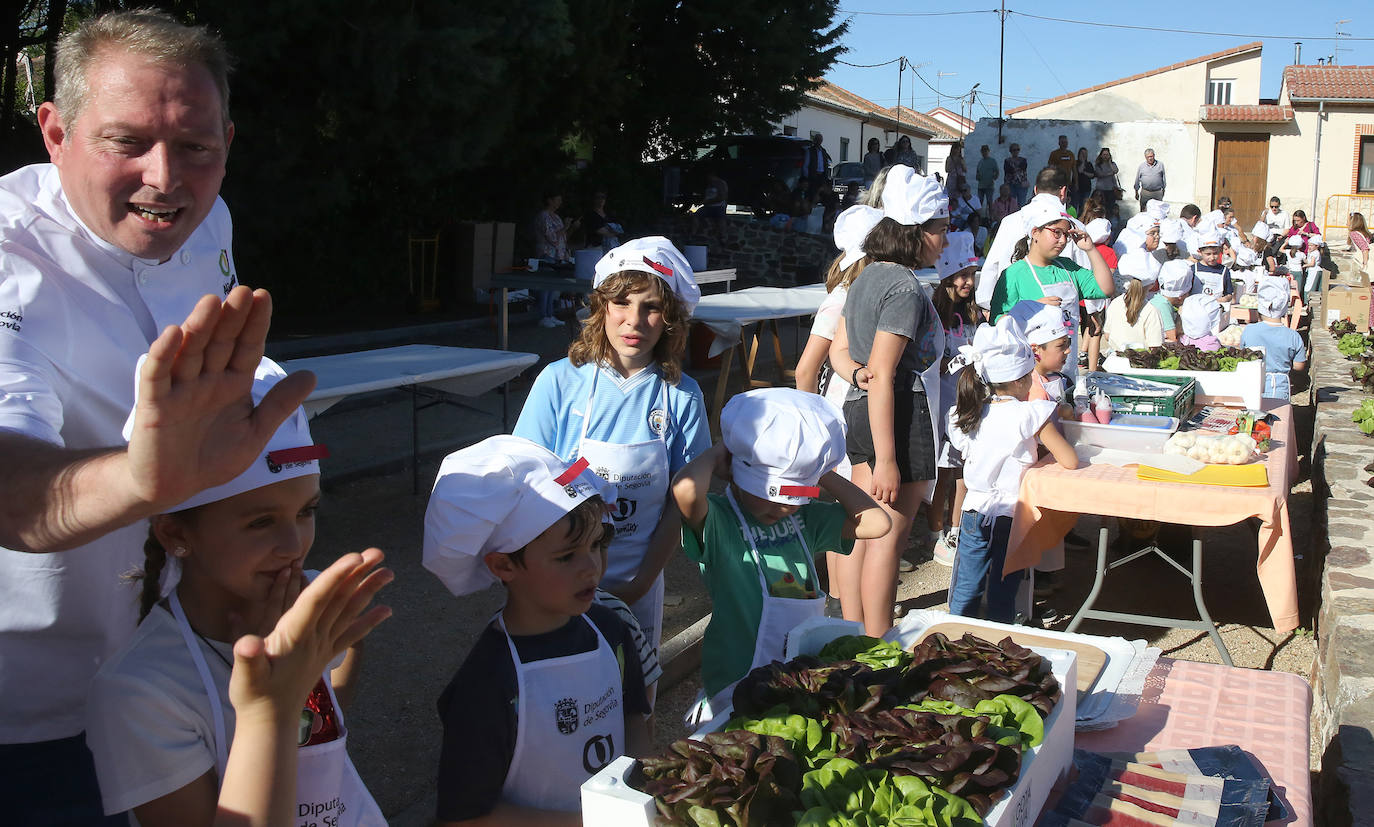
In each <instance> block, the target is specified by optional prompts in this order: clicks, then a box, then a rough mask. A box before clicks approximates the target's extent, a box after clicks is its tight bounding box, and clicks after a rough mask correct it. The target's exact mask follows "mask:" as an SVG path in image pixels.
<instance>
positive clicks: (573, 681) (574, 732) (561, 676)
mask: <svg viewBox="0 0 1374 827" xmlns="http://www.w3.org/2000/svg"><path fill="white" fill-rule="evenodd" d="M581 618H582V622H584V623H586V624H587V625H588V626H590V627H592V631H593V632H594V633H596V648H595V649H593V650H592V651H590V652H582V653H579V654H576V655H565V656H564V657H561V658H545V659H544V660H537V661H534V662H533V663H521V662H520V653H519V652H517V651H516V650H515V642H514V641H512V640H511V639H510V633H509V632H507V631H506V623H505V621H504V620H502V619H501V615H500V614H499V613H498V614H497V615H496V617H495V618H494V619H495V621H496V624H497V627H498V628H499V629H500V630H501V634H503V635H505V636H506V646H508V647H510V657H511V662H512V663H513V664H514V666H515V687H516V692H517V693H518V695H517V697H518V698H519V706H518V707H517V709H516V711H515V716H516V717H515V721H516V724H515V752H514V754H512V755H511V760H510V769H509V770H507V771H506V783H505V784H504V785H502V787H501V800H503V801H506V802H509V803H511V804H514V805H516V806H519V807H531V808H535V809H539V810H557V811H559V812H564V813H575V812H577V811H578V810H580V809H581V808H582V782H583V781H586V780H587V779H588V778H591V777H592V776H593V775H596V774H597V773H598V772H600V771H601V769H602V768H603V767H605V766H606V765H607V764H609V763H611V761H613V760H614V759H615V758H616V757H618V756H620V755H622V754H623V753H624V752H625V703H624V697H623V694H624V693H623V690H622V685H621V684H622V681H621V677H620V663H619V662H618V661H617V660H616V656H615V652H614V650H612V649H611V646H610V644H608V643H607V642H606V638H605V637H603V636H602V635H601V630H600V629H598V628H597V627H596V624H595V623H593V622H592V621H591V619H590V618H588V617H587V616H586V615H582V616H581Z"/></svg>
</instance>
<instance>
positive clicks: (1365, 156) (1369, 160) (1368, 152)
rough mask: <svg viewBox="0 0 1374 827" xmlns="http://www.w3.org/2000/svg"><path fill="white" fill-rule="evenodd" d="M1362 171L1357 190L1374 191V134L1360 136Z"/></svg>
mask: <svg viewBox="0 0 1374 827" xmlns="http://www.w3.org/2000/svg"><path fill="white" fill-rule="evenodd" d="M1359 169H1360V171H1359V177H1358V180H1357V183H1356V186H1355V191H1356V192H1374V135H1365V136H1363V137H1361V138H1360V168H1359Z"/></svg>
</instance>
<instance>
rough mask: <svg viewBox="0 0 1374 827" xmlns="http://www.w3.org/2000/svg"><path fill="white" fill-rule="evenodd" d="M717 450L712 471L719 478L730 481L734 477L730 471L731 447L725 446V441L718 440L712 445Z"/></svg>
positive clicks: (712, 448)
mask: <svg viewBox="0 0 1374 827" xmlns="http://www.w3.org/2000/svg"><path fill="white" fill-rule="evenodd" d="M711 450H712V451H714V452H715V455H716V458H715V462H714V463H713V464H712V465H711V473H712V474H714V475H715V476H716V477H718V478H719V479H723V480H725V481H726V482H730V481H731V480H733V479H734V476H733V474H731V472H730V449H729V448H726V447H725V443H724V442H717V443H716V444H715V445H713V446H712V447H711Z"/></svg>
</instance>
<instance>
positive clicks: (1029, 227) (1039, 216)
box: [1021, 196, 1085, 237]
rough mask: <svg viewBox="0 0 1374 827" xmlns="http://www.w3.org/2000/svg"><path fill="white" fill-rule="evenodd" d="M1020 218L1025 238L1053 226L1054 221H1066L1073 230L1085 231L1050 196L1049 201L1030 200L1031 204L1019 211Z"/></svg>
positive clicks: (1062, 206) (1081, 225)
mask: <svg viewBox="0 0 1374 827" xmlns="http://www.w3.org/2000/svg"><path fill="white" fill-rule="evenodd" d="M1021 218H1022V220H1023V221H1024V222H1025V228H1026V236H1027V237H1029V236H1030V234H1031V232H1032V231H1034V230H1038V229H1040V228H1041V227H1044V226H1047V225H1049V224H1053V223H1055V222H1056V221H1067V222H1069V224H1070V225H1072V227H1073V229H1075V230H1078V231H1079V232H1083V231H1084V230H1085V228H1084V226H1083V222H1081V221H1079V220H1078V219H1077V218H1074V217H1073V216H1071V215H1069V214H1068V213H1067V212H1065V211H1064V205H1063V204H1062V203H1061V202H1060V201H1059V199H1058V198H1055V197H1054V196H1050V197H1049V199H1047V200H1044V201H1040V200H1038V199H1036V198H1032V199H1031V202H1030V203H1029V204H1027V205H1026V206H1025V208H1024V209H1022V210H1021Z"/></svg>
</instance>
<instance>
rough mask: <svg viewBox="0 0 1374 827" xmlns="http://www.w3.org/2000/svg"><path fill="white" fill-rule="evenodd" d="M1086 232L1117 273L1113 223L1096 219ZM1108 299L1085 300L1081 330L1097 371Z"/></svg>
mask: <svg viewBox="0 0 1374 827" xmlns="http://www.w3.org/2000/svg"><path fill="white" fill-rule="evenodd" d="M1084 231H1085V232H1087V234H1088V238H1089V239H1091V240H1092V243H1093V245H1094V246H1096V247H1097V251H1098V252H1099V253H1101V254H1102V260H1103V261H1105V262H1107V267H1108V268H1109V269H1111V270H1112V271H1113V272H1115V271H1116V267H1117V257H1116V250H1113V249H1112V222H1110V221H1108V220H1107V219H1105V218H1094V219H1093V220H1092V221H1089V222H1088V223H1087V224H1085V225H1084ZM1108 301H1109V300H1108V299H1084V300H1083V318H1082V320H1081V321H1080V323H1079V329H1080V330H1081V331H1082V334H1083V340H1084V342H1083V344H1084V350H1086V351H1087V352H1088V369H1089V370H1096V369H1097V361H1098V358H1099V357H1100V356H1101V353H1102V323H1103V322H1104V321H1106V317H1107V303H1108Z"/></svg>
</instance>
